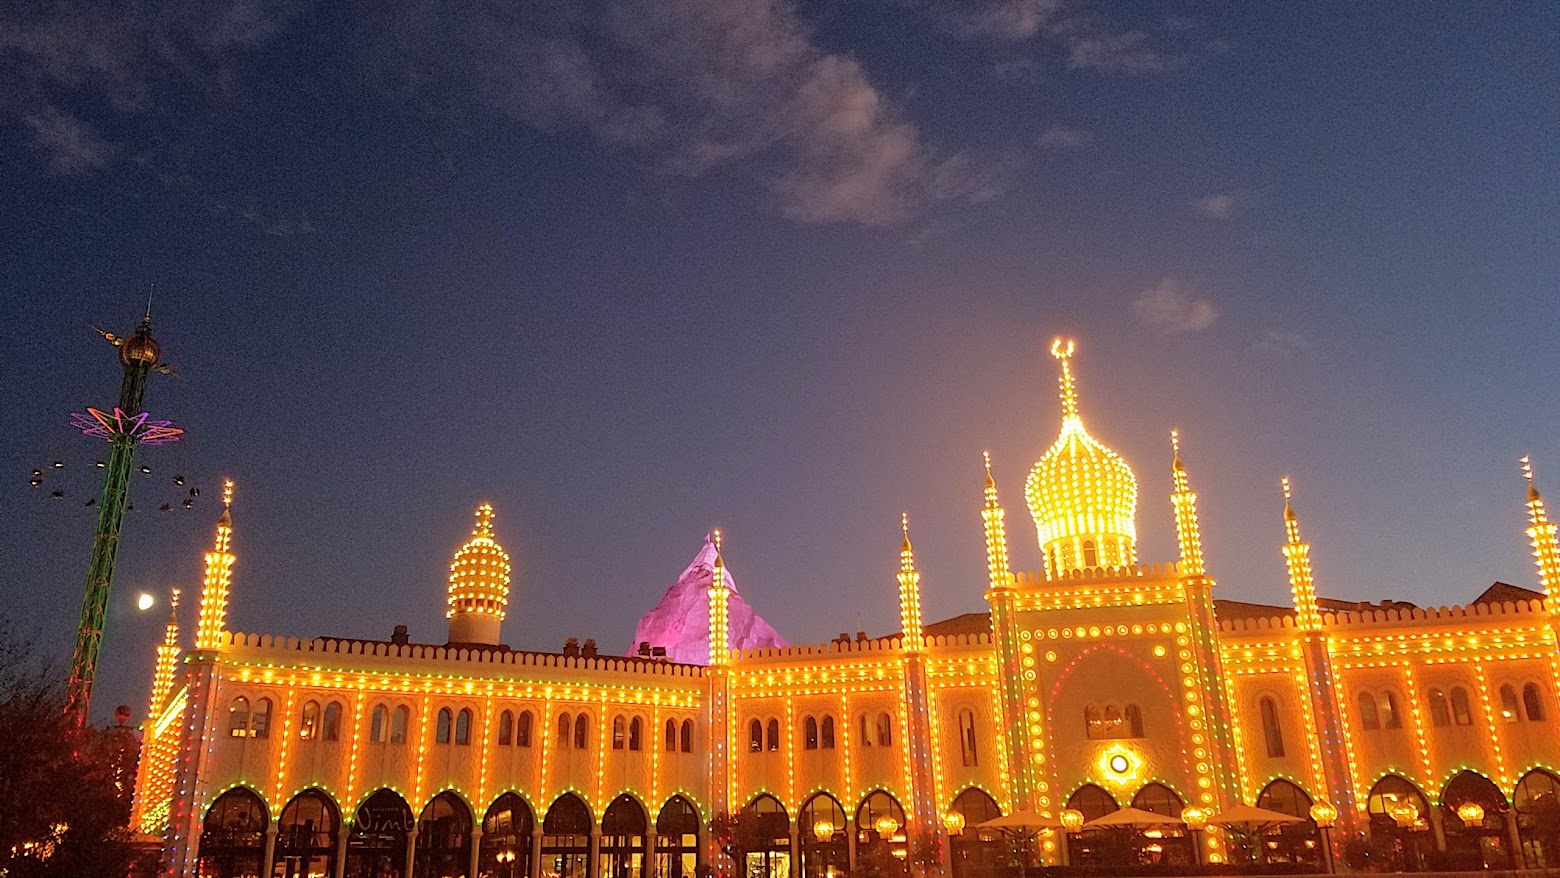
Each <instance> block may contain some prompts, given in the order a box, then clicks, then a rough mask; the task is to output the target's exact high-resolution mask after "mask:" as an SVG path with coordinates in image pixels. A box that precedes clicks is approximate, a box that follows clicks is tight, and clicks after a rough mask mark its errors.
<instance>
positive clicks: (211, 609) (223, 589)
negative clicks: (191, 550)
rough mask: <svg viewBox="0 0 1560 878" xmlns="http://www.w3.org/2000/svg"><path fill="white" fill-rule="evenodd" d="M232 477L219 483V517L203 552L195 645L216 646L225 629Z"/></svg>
mask: <svg viewBox="0 0 1560 878" xmlns="http://www.w3.org/2000/svg"><path fill="white" fill-rule="evenodd" d="M232 549H233V480H232V479H225V480H223V482H222V517H221V518H218V519H217V535H216V537H215V539H213V541H212V545H211V551H209V552H207V553H206V579H205V581H204V582H203V583H202V584H201V589H200V616H199V617H198V618H197V619H196V620H195V648H196V649H216V648H217V647H219V646H221V645H222V635H223V633H224V632H225V631H227V604H228V588H229V587H230V586H231V585H232V584H233V562H234V561H235V560H236V559H235V558H234V557H233V550H232Z"/></svg>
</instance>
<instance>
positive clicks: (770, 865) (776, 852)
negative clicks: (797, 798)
mask: <svg viewBox="0 0 1560 878" xmlns="http://www.w3.org/2000/svg"><path fill="white" fill-rule="evenodd" d="M734 830H735V831H734V832H733V833H732V839H731V842H730V846H731V856H732V858H733V859H734V860H736V863H737V870H738V872H737V874H738V875H739V876H745V878H790V875H791V816H790V815H789V814H787V813H786V810H785V806H784V805H781V804H780V800H779V799H776V798H775V797H774V796H769V795H763V796H759V797H758V798H756V799H754V800H753V801H751V802H749V803H748V804H747V806H746V807H744V808H743V809H742V811H741V812H740V813H739V814H738V816H737V821H736V826H735V827H734Z"/></svg>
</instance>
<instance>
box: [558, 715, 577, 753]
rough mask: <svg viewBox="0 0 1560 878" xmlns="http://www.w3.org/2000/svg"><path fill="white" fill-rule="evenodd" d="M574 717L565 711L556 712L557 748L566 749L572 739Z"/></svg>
mask: <svg viewBox="0 0 1560 878" xmlns="http://www.w3.org/2000/svg"><path fill="white" fill-rule="evenodd" d="M573 729H574V717H572V716H570V715H569V714H566V713H560V714H558V748H559V749H560V750H562V749H567V748H568V746H569V743H570V742H571V741H572V740H573V739H574V731H573Z"/></svg>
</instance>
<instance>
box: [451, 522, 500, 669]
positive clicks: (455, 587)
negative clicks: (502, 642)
mask: <svg viewBox="0 0 1560 878" xmlns="http://www.w3.org/2000/svg"><path fill="white" fill-rule="evenodd" d="M476 516H477V523H476V526H475V527H473V528H472V530H471V539H469V540H467V541H466V544H465V545H464V546H461V547H460V550H459V551H457V552H456V553H455V560H454V561H453V562H452V563H451V564H450V588H449V609H448V610H447V611H446V612H445V615H446V616H447V617H449V620H450V643H476V644H484V645H488V646H497V645H498V642H499V630H500V628H502V626H503V624H504V611H505V608H506V607H508V606H509V573H510V567H509V553H508V552H505V551H504V547H503V546H500V545H499V544H498V542H497V541H496V540H494V539H493V504H491V503H483V504H482V505H481V506H478V507H477V512H476Z"/></svg>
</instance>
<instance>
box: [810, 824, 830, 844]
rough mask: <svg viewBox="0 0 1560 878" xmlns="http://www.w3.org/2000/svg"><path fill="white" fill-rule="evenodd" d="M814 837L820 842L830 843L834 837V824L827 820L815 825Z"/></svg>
mask: <svg viewBox="0 0 1560 878" xmlns="http://www.w3.org/2000/svg"><path fill="white" fill-rule="evenodd" d="M813 837H814V838H816V839H818V840H819V841H828V840H829V839H831V838H833V837H834V824H833V823H830V822H829V821H827V820H819V821H818V822H817V823H814V824H813Z"/></svg>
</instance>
